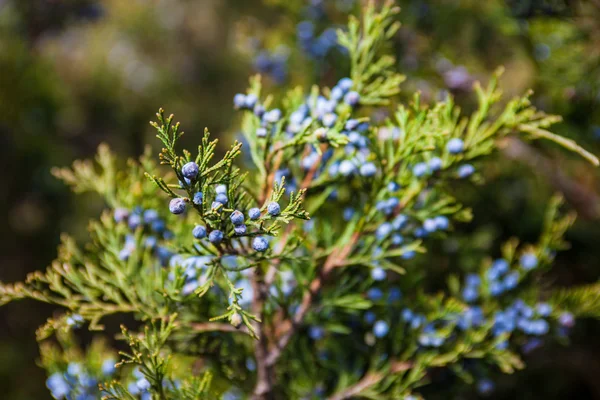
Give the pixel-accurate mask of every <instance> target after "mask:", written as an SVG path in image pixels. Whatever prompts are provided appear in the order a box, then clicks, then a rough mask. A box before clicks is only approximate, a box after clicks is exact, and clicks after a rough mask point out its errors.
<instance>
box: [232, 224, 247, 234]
mask: <svg viewBox="0 0 600 400" xmlns="http://www.w3.org/2000/svg"><path fill="white" fill-rule="evenodd" d="M246 230H247V228H246V225H244V224H242V225H236V226H234V227H233V231H234V232H235V234H236V235H245V234H246Z"/></svg>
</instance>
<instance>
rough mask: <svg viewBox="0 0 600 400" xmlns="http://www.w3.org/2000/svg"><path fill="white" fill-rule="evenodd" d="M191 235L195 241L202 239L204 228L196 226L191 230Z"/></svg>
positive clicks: (204, 234) (204, 232)
mask: <svg viewBox="0 0 600 400" xmlns="http://www.w3.org/2000/svg"><path fill="white" fill-rule="evenodd" d="M192 235H193V236H194V237H195V238H196V239H204V238H205V237H206V228H205V227H204V226H202V225H196V226H195V227H194V229H192Z"/></svg>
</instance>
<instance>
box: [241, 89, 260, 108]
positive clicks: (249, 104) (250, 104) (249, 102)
mask: <svg viewBox="0 0 600 400" xmlns="http://www.w3.org/2000/svg"><path fill="white" fill-rule="evenodd" d="M257 101H258V97H256V95H255V94H252V93H251V94H249V95H246V99H245V100H244V106H245V107H246V108H247V109H249V110H251V109H253V108H254V106H255V105H256V102H257Z"/></svg>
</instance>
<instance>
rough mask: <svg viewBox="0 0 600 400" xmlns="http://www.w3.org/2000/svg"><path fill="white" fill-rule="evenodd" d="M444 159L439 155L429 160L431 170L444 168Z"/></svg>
mask: <svg viewBox="0 0 600 400" xmlns="http://www.w3.org/2000/svg"><path fill="white" fill-rule="evenodd" d="M442 164H443V163H442V159H441V158H439V157H433V158H432V159H431V160H429V163H428V165H429V170H430V171H431V172H435V171H439V170H440V169H442Z"/></svg>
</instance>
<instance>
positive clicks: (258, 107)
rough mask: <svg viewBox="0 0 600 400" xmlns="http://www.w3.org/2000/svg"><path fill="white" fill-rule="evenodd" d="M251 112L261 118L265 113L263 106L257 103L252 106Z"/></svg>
mask: <svg viewBox="0 0 600 400" xmlns="http://www.w3.org/2000/svg"><path fill="white" fill-rule="evenodd" d="M253 112H254V115H256V116H257V117H258V118H262V116H263V115H265V108H264V107H263V106H262V105H260V104H257V105H255V106H254V110H253Z"/></svg>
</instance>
